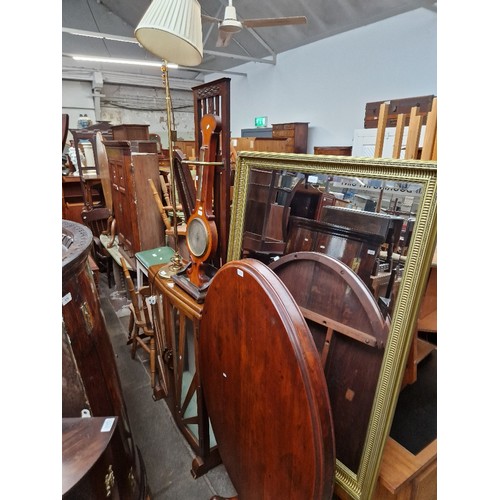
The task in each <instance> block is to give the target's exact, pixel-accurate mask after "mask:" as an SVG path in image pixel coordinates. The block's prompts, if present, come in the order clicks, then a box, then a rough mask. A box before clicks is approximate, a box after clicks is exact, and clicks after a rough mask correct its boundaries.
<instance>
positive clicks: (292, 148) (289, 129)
mask: <svg viewBox="0 0 500 500" xmlns="http://www.w3.org/2000/svg"><path fill="white" fill-rule="evenodd" d="M308 130H309V123H307V122H306V123H299V122H296V123H273V139H282V138H285V139H288V140H287V144H286V146H285V153H307V135H308Z"/></svg>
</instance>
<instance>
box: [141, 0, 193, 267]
mask: <svg viewBox="0 0 500 500" xmlns="http://www.w3.org/2000/svg"><path fill="white" fill-rule="evenodd" d="M135 37H136V38H137V40H138V41H139V43H140V44H141V45H142V46H143V47H144V48H145V49H146V50H148V51H149V52H151V53H152V54H154V55H156V56H158V57H160V58H161V59H163V66H162V73H163V79H164V83H165V91H166V108H167V127H168V131H167V133H168V152H169V160H170V182H171V186H172V205H173V206H174V211H173V217H174V240H175V249H174V250H175V253H174V256H173V257H172V261H171V263H170V264H169V265H168V266H166V267H168V269H167V270H166V272H167V273H168V274H169V275H172V274H175V273H177V272H178V271H180V269H181V268H182V267H183V264H182V258H181V257H180V255H179V243H178V232H177V202H176V193H175V191H176V189H175V175H174V173H173V168H174V142H175V141H176V137H175V135H176V133H175V122H174V114H173V107H172V99H171V95H170V85H169V81H168V63H175V64H179V65H182V66H197V65H198V64H200V63H201V61H202V59H203V41H202V29H201V7H200V4H199V3H198V1H197V0H153V2H152V3H151V5H150V6H149V8H148V10H147V11H146V13H145V14H144V16H143V17H142V19H141V21H140V22H139V24H138V25H137V27H136V29H135Z"/></svg>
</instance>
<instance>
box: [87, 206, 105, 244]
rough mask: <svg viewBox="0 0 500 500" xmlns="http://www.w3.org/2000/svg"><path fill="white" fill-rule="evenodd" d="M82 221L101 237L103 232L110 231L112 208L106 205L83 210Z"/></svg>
mask: <svg viewBox="0 0 500 500" xmlns="http://www.w3.org/2000/svg"><path fill="white" fill-rule="evenodd" d="M81 216H82V221H83V223H84V224H85V225H86V226H87V227H88V228H89V229H90V230H91V231H92V234H93V235H94V236H95V237H97V238H99V236H100V235H101V234H102V233H105V232H106V231H109V226H110V225H111V220H112V218H111V210H109V208H106V207H101V208H93V209H92V210H86V209H84V210H82V214H81Z"/></svg>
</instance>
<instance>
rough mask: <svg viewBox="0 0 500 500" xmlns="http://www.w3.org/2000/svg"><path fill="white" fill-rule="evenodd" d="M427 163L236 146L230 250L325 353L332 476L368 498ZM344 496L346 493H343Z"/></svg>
mask: <svg viewBox="0 0 500 500" xmlns="http://www.w3.org/2000/svg"><path fill="white" fill-rule="evenodd" d="M436 171H437V169H436V164H435V162H420V161H416V160H390V159H371V158H352V157H334V156H317V155H292V154H277V153H256V152H243V153H240V154H239V158H238V165H237V174H236V178H235V190H234V198H233V208H232V216H231V234H230V242H229V252H228V260H233V259H240V258H245V257H250V258H255V259H258V260H260V261H261V262H264V263H265V264H267V265H269V266H270V267H271V268H272V269H273V270H274V272H275V273H276V274H277V275H278V276H279V277H280V279H281V280H282V281H283V282H284V283H285V285H286V286H287V288H288V289H289V290H290V292H291V293H292V296H293V297H294V299H295V301H296V302H297V304H298V306H299V307H300V310H301V312H302V314H303V316H304V318H305V320H306V322H307V323H308V325H309V328H310V331H311V335H312V336H313V339H314V342H315V344H316V347H317V349H318V353H319V355H320V359H321V361H322V363H323V368H324V372H325V378H326V380H327V385H328V390H329V395H330V402H331V405H332V413H333V418H334V426H335V429H336V432H335V434H336V437H335V439H336V450H337V463H336V472H335V476H336V483H337V486H338V487H339V488H340V489H341V490H342V491H343V492H344V493H347V494H348V495H349V497H351V498H354V499H358V500H364V499H368V498H370V496H371V494H372V492H373V490H374V487H375V484H376V480H377V473H378V468H379V465H380V460H381V457H382V451H383V446H384V444H385V440H386V438H387V436H388V433H389V429H390V422H391V421H392V415H393V413H394V408H395V405H396V403H397V399H398V391H399V387H400V383H401V380H402V374H403V371H404V366H405V362H406V356H407V354H408V351H409V349H410V343H411V342H410V341H411V338H412V332H413V328H414V324H415V318H416V315H417V312H418V305H419V301H420V298H421V295H422V292H423V289H424V285H425V281H426V277H427V273H428V269H429V267H430V263H431V259H432V254H433V253H434V248H435V241H436ZM342 498H344V497H343V496H342Z"/></svg>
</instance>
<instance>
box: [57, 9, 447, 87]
mask: <svg viewBox="0 0 500 500" xmlns="http://www.w3.org/2000/svg"><path fill="white" fill-rule="evenodd" d="M150 3H151V2H150V0H62V75H63V79H73V80H90V81H92V80H93V79H95V74H96V73H97V74H98V75H99V77H98V78H102V79H103V80H104V82H109V83H117V84H130V85H138V86H152V87H161V86H162V80H161V72H160V70H159V69H158V68H157V67H149V66H139V65H130V64H124V63H121V62H120V63H116V62H115V63H110V62H95V61H94V62H90V61H82V60H75V59H74V56H92V57H100V58H109V59H111V58H112V59H118V60H124V59H126V60H133V61H137V60H139V61H143V62H144V61H149V62H156V61H158V62H159V60H158V58H157V57H156V56H154V55H153V54H151V53H149V52H147V51H146V50H145V49H143V48H142V47H141V46H140V45H139V44H138V43H137V41H136V39H135V37H134V30H135V27H136V26H137V25H138V24H139V22H140V20H141V18H142V16H143V15H144V13H145V12H146V10H147V9H148V7H149V5H150ZM199 3H200V5H201V12H202V15H203V16H208V17H212V18H218V19H222V18H223V17H224V11H225V7H226V6H227V5H228V1H227V0H200V2H199ZM232 5H233V7H234V8H235V9H236V13H237V16H238V18H239V19H256V18H278V17H290V16H305V17H306V18H307V22H306V23H305V24H300V25H285V26H272V27H263V28H247V27H244V28H243V29H242V30H241V31H240V32H238V33H236V34H234V35H233V37H232V38H231V40H230V42H229V43H228V45H227V47H220V46H217V38H218V24H217V23H216V22H210V21H204V22H203V23H202V27H203V45H204V54H203V61H202V63H201V64H200V65H199V66H196V67H191V68H187V67H186V68H183V67H181V68H179V69H171V70H169V77H170V78H169V81H170V85H171V87H172V88H178V89H185V90H188V89H191V88H192V87H193V86H194V85H199V84H200V83H202V82H203V81H204V78H205V77H206V76H207V74H210V73H227V75H228V76H230V75H231V74H244V73H242V72H241V71H239V70H238V68H236V67H237V66H240V65H241V64H244V63H246V62H249V61H253V62H254V63H255V64H267V65H273V64H276V61H277V59H278V57H279V54H280V53H281V52H285V51H288V50H291V49H295V48H297V47H300V46H303V45H306V44H309V43H312V42H315V41H318V40H321V39H324V38H327V37H331V36H333V35H336V34H339V33H343V32H346V31H349V30H352V29H356V28H359V27H362V26H366V25H369V24H371V23H374V22H377V21H381V20H383V19H387V18H390V17H393V16H396V15H399V14H402V13H405V12H409V11H412V10H415V9H420V8H425V9H431V10H433V11H436V9H437V2H436V1H434V0H371V1H370V2H367V1H366V0H295V1H293V2H290V1H289V0H252V1H246V2H245V1H243V0H233V2H232ZM99 37H101V38H99Z"/></svg>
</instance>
